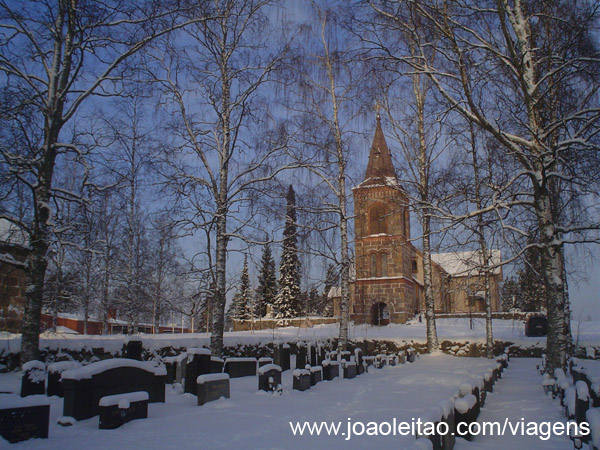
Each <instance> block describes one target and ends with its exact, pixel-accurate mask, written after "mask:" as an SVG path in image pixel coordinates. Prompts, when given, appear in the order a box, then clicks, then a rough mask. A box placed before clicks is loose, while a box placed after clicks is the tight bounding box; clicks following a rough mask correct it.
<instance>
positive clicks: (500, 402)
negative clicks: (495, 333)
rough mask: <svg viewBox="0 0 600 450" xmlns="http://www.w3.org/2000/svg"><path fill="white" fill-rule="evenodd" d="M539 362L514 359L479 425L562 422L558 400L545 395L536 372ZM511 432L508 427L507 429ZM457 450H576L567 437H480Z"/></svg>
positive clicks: (459, 444) (458, 442)
mask: <svg viewBox="0 0 600 450" xmlns="http://www.w3.org/2000/svg"><path fill="white" fill-rule="evenodd" d="M539 361H540V360H539V359H531V358H512V359H511V360H510V363H509V366H508V369H506V370H505V371H504V373H503V374H502V379H501V380H499V381H498V382H497V383H496V385H495V386H494V392H493V393H491V394H488V397H487V400H486V402H485V406H484V407H483V408H482V409H481V414H480V416H479V418H478V422H480V423H482V422H484V421H486V422H496V421H497V422H500V423H501V424H504V421H505V420H506V418H508V419H509V420H510V421H511V422H512V423H513V424H515V423H517V422H519V421H521V420H522V419H523V420H524V421H525V423H527V422H537V423H538V424H539V423H541V422H552V423H554V422H562V423H566V420H565V417H563V416H562V414H561V409H562V408H561V406H560V402H559V400H558V399H556V400H553V399H552V396H550V395H545V394H544V391H543V389H542V385H541V380H542V378H541V376H540V375H539V372H537V371H536V368H535V366H536V364H539ZM507 430H508V427H507ZM454 448H455V450H488V449H494V450H499V449H510V450H533V449H544V450H546V449H548V450H554V449H556V450H568V449H572V448H573V444H572V442H571V440H570V439H569V438H568V437H566V436H554V435H553V436H551V437H550V439H549V440H541V439H540V438H539V437H537V436H527V435H525V436H522V435H520V434H517V435H515V436H513V435H511V434H510V433H509V432H508V431H507V433H506V434H505V435H504V436H477V437H475V438H474V439H473V441H472V442H468V441H465V440H463V439H457V440H456V446H455V447H454Z"/></svg>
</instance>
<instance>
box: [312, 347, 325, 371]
mask: <svg viewBox="0 0 600 450" xmlns="http://www.w3.org/2000/svg"><path fill="white" fill-rule="evenodd" d="M326 359H327V350H326V349H325V347H323V346H320V347H319V349H318V351H317V364H316V365H317V366H322V365H323V361H325V360H326ZM313 365H315V364H313Z"/></svg>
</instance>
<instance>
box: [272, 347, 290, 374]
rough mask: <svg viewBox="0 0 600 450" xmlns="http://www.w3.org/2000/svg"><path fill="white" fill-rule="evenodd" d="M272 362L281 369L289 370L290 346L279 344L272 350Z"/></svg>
mask: <svg viewBox="0 0 600 450" xmlns="http://www.w3.org/2000/svg"><path fill="white" fill-rule="evenodd" d="M273 362H274V363H275V364H276V365H278V366H279V367H281V370H282V371H286V370H290V346H289V345H287V344H279V345H278V346H277V347H275V349H274V350H273Z"/></svg>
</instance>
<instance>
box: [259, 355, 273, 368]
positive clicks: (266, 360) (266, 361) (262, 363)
mask: <svg viewBox="0 0 600 450" xmlns="http://www.w3.org/2000/svg"><path fill="white" fill-rule="evenodd" d="M267 364H273V358H269V357H267V356H263V357H262V358H258V367H259V368H260V367H262V366H266V365H267Z"/></svg>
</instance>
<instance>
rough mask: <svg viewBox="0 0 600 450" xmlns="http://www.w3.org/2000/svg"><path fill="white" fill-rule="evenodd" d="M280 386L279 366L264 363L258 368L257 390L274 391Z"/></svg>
mask: <svg viewBox="0 0 600 450" xmlns="http://www.w3.org/2000/svg"><path fill="white" fill-rule="evenodd" d="M280 386H281V367H279V366H278V365H276V364H266V365H264V366H261V367H260V368H259V369H258V390H259V391H266V392H275V391H276V390H277V389H279V387H280Z"/></svg>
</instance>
